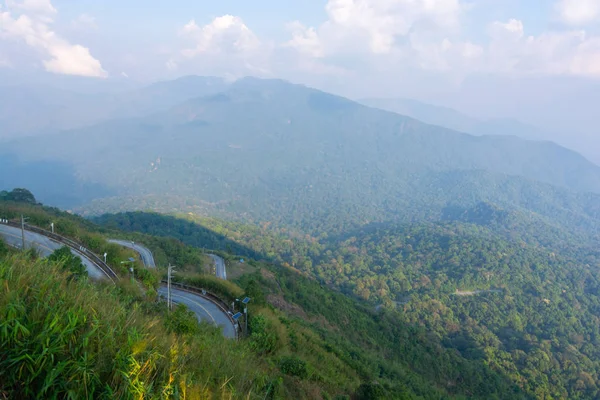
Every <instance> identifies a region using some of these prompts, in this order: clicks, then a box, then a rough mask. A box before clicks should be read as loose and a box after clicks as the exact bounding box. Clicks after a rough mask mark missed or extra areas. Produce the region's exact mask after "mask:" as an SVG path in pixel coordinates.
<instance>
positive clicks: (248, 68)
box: [165, 15, 273, 77]
mask: <svg viewBox="0 0 600 400" xmlns="http://www.w3.org/2000/svg"><path fill="white" fill-rule="evenodd" d="M179 35H180V37H182V38H183V39H185V40H187V41H188V43H189V42H191V43H192V45H191V46H190V45H187V46H185V47H184V48H183V49H182V50H180V51H178V52H177V53H176V54H172V55H171V57H170V58H169V60H168V61H167V62H166V64H165V67H166V68H167V70H169V71H171V72H172V71H175V70H179V71H184V73H196V74H218V75H224V74H229V75H231V76H235V77H242V76H245V75H248V74H253V75H259V76H269V75H271V70H270V57H271V52H272V49H273V46H272V45H271V44H267V43H263V42H261V40H260V39H259V38H258V37H257V36H256V35H255V34H254V32H252V30H251V29H250V28H248V26H246V24H245V23H244V21H243V20H242V19H241V18H240V17H237V16H233V15H223V16H221V17H217V18H215V19H214V20H213V21H211V22H210V23H208V24H206V25H204V26H199V25H198V24H197V23H196V21H195V20H191V21H190V22H188V23H187V24H186V25H184V26H183V27H182V28H181V29H180V31H179Z"/></svg>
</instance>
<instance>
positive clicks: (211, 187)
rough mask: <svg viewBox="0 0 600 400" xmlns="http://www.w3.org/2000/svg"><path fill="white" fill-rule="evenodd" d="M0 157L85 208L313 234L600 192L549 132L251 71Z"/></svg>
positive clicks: (577, 216)
mask: <svg viewBox="0 0 600 400" xmlns="http://www.w3.org/2000/svg"><path fill="white" fill-rule="evenodd" d="M50 148H52V151H48V149H50ZM0 165H2V167H3V168H2V169H0V179H1V180H3V181H5V182H7V184H10V183H11V182H14V184H17V183H18V182H16V180H17V178H16V177H19V179H18V181H19V182H20V184H21V185H29V184H31V188H32V189H34V191H35V192H36V193H38V195H39V197H40V198H41V199H42V201H43V202H46V200H45V198H48V199H51V200H52V202H53V204H58V205H59V204H61V198H62V201H63V202H64V203H65V205H68V206H69V207H70V208H71V207H72V208H74V209H76V210H78V211H79V212H84V213H86V214H90V213H91V214H101V213H104V212H107V211H115V210H116V211H130V210H146V209H153V210H157V211H166V212H172V211H174V210H178V211H192V212H196V213H204V214H208V215H220V216H225V217H227V218H237V219H245V220H246V221H252V220H253V221H268V220H271V221H275V222H278V223H280V224H285V225H293V226H295V227H298V228H302V229H303V230H305V231H310V232H311V233H314V232H319V233H320V232H323V231H329V230H331V229H339V228H340V227H342V228H344V229H349V228H352V227H356V226H361V225H363V224H365V223H371V222H374V221H380V222H385V221H390V220H400V221H412V220H422V219H433V220H435V219H438V218H439V216H440V214H441V212H442V210H443V209H444V208H445V207H446V206H448V205H452V204H455V203H456V204H458V205H473V204H476V203H477V202H479V201H493V202H495V203H498V204H501V205H503V206H506V207H512V208H522V209H527V210H531V211H535V212H539V213H543V214H545V215H553V216H557V217H559V218H561V221H563V222H565V223H579V224H580V225H584V224H589V223H590V221H589V220H590V219H593V220H594V221H592V222H595V221H596V220H597V219H598V218H597V216H598V214H597V213H596V210H597V208H598V206H597V205H598V204H600V201H598V199H599V198H600V197H598V196H597V195H592V194H587V193H588V192H596V193H598V192H600V167H597V166H596V165H594V164H592V163H590V162H589V161H587V160H585V159H584V158H583V157H582V156H580V155H578V154H577V153H574V152H572V151H570V150H567V149H565V148H562V147H560V146H558V145H555V144H552V143H550V142H531V141H524V140H520V139H518V138H516V137H509V136H486V137H476V136H471V135H467V134H464V133H459V132H455V131H451V130H448V129H444V128H440V127H436V126H432V125H427V124H423V123H421V122H418V121H416V120H413V119H411V118H408V117H403V116H400V115H397V114H394V113H389V112H384V111H381V110H376V109H372V108H369V107H365V106H362V105H360V104H358V103H355V102H352V101H350V100H348V99H344V98H342V97H337V96H334V95H331V94H328V93H324V92H320V91H318V90H314V89H310V88H307V87H304V86H300V85H293V84H290V83H287V82H284V81H276V80H259V79H253V78H248V79H242V80H240V81H237V82H235V83H234V84H232V85H230V86H228V87H227V88H226V89H225V90H224V91H222V92H220V93H218V94H213V95H210V96H204V97H198V98H195V99H192V100H188V101H186V102H183V103H182V104H179V105H177V106H175V107H173V108H170V109H169V110H166V111H161V112H158V113H156V114H154V115H151V116H147V117H143V118H135V119H118V120H110V121H105V122H102V123H100V124H97V125H94V126H90V127H86V128H82V129H77V130H73V131H68V132H63V133H59V134H56V135H51V136H45V137H40V138H37V137H36V138H33V139H23V140H19V141H14V142H12V143H7V144H6V145H5V146H3V147H2V149H1V150H0ZM9 171H10V172H9ZM590 205H591V207H590ZM75 206H77V207H75Z"/></svg>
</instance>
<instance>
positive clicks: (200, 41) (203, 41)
mask: <svg viewBox="0 0 600 400" xmlns="http://www.w3.org/2000/svg"><path fill="white" fill-rule="evenodd" d="M181 33H182V35H183V36H187V37H189V38H191V39H192V40H194V42H195V46H194V47H193V48H188V49H185V50H183V51H182V54H183V55H184V56H186V57H194V56H196V55H199V54H203V53H211V52H212V53H215V52H218V53H245V52H250V51H253V50H256V49H257V48H258V47H259V46H260V41H259V40H258V38H257V37H256V35H255V34H254V33H253V32H252V31H251V30H250V29H249V28H248V27H247V26H246V24H244V21H242V19H241V18H240V17H236V16H233V15H224V16H222V17H217V18H215V19H214V20H213V21H212V22H211V23H210V24H208V25H205V26H203V27H202V28H200V27H199V26H198V25H196V21H194V20H192V21H190V22H189V23H188V24H186V25H185V26H184V27H183V29H182V31H181Z"/></svg>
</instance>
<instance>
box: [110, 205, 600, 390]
mask: <svg viewBox="0 0 600 400" xmlns="http://www.w3.org/2000/svg"><path fill="white" fill-rule="evenodd" d="M185 217H186V218H187V219H189V220H180V221H177V219H174V218H172V217H164V216H160V215H157V214H142V213H128V214H119V215H113V216H105V217H103V218H101V219H100V221H103V222H105V223H106V224H107V225H109V226H113V227H117V226H118V227H125V228H128V227H129V228H131V227H135V226H137V223H136V221H137V220H138V219H139V220H140V221H144V224H145V225H148V226H152V231H153V233H154V234H160V230H161V229H163V227H165V226H167V225H168V226H169V234H170V235H175V236H178V233H177V230H178V228H182V232H185V235H183V234H181V235H180V237H181V239H182V240H185V241H186V242H188V243H190V244H193V245H196V246H203V243H212V244H215V243H217V244H220V245H221V246H228V248H233V249H236V250H238V251H240V252H242V253H243V254H245V255H255V257H257V258H259V259H263V260H265V261H268V262H269V263H276V264H280V265H282V266H284V267H286V268H287V269H285V268H284V269H281V268H275V269H274V268H271V267H268V268H269V270H270V271H271V273H272V274H273V277H272V279H271V280H269V279H265V277H264V273H263V275H260V274H258V275H257V273H254V274H252V277H253V278H252V279H250V278H249V276H247V275H246V276H242V277H241V278H239V281H240V282H241V283H240V285H241V286H242V287H245V286H244V285H245V284H249V282H250V281H254V282H260V284H261V285H263V286H264V287H265V288H266V289H265V290H267V293H268V292H272V294H271V295H269V296H267V299H268V300H267V302H268V303H269V304H271V305H272V306H273V307H275V308H278V309H281V310H295V307H298V308H299V309H300V310H303V312H305V313H307V314H308V315H311V314H312V315H313V318H315V319H317V318H324V320H325V321H327V325H328V326H327V328H323V330H322V331H320V332H321V335H322V337H324V338H325V337H326V338H331V337H330V336H328V335H331V334H332V332H344V335H343V336H344V339H343V341H342V339H331V340H334V341H335V342H336V343H341V342H345V343H353V344H354V346H356V347H354V348H352V351H353V352H354V351H357V349H361V352H360V353H359V354H363V356H362V357H364V358H365V359H369V358H370V357H374V359H370V360H371V361H370V363H372V364H370V363H367V362H363V363H362V364H361V368H362V369H368V367H366V366H365V365H373V364H375V365H378V367H372V369H371V370H370V372H369V373H368V374H366V375H367V376H370V377H372V378H371V379H373V380H376V379H377V380H379V381H380V380H382V377H381V376H380V373H377V372H376V371H378V370H381V369H382V368H384V367H382V366H381V363H382V361H381V360H380V359H379V358H378V356H376V355H379V356H380V357H381V358H382V359H383V358H385V359H390V358H393V357H392V356H390V353H392V354H398V355H397V357H398V358H397V359H395V362H393V363H392V365H393V367H392V366H387V367H385V368H384V369H386V368H398V365H410V369H411V371H415V370H416V371H418V375H419V376H421V377H422V376H427V377H428V378H427V379H428V380H429V381H435V382H438V385H440V386H441V387H444V386H445V385H444V384H442V383H441V382H453V383H452V384H453V385H454V384H456V381H457V380H458V378H457V377H452V376H444V377H443V379H442V378H441V376H443V374H441V375H434V376H431V375H430V374H431V371H432V368H433V367H432V365H433V364H434V362H433V360H429V362H431V364H428V361H427V360H428V358H427V357H425V355H426V354H432V353H434V352H433V351H432V350H431V349H427V350H425V349H423V348H419V347H418V346H417V344H415V343H411V345H410V346H407V345H406V343H404V344H403V345H404V346H405V347H402V350H401V351H400V350H398V352H397V353H396V352H395V350H393V349H395V348H396V347H395V346H398V343H397V338H411V337H413V338H414V337H419V334H418V333H416V332H419V330H420V329H423V331H422V332H423V335H425V336H426V337H427V343H428V345H431V346H435V345H434V344H435V343H437V344H438V345H440V346H441V347H442V348H445V349H447V350H451V351H454V352H456V353H455V354H458V355H459V358H458V359H457V360H452V359H451V358H445V357H448V355H443V356H442V355H441V354H438V355H437V357H436V360H437V364H436V367H435V369H433V371H436V372H437V371H439V370H442V371H444V372H443V373H447V374H449V372H446V371H445V369H446V368H447V367H448V366H449V365H453V366H454V367H455V368H457V370H458V371H461V372H462V376H464V375H469V376H472V374H473V376H478V374H479V372H472V373H468V374H466V373H465V371H468V370H469V368H474V369H478V368H475V367H473V366H471V364H470V363H474V365H478V363H483V364H485V365H486V366H488V367H489V368H490V370H491V371H493V373H496V374H498V376H500V377H502V378H500V380H499V381H498V378H497V377H495V378H490V377H486V378H485V381H486V388H487V389H486V390H491V389H489V387H488V386H494V384H492V383H491V382H506V381H504V379H506V380H507V381H508V382H511V383H512V384H514V385H516V386H518V387H519V388H520V389H521V390H523V393H525V394H526V395H528V396H531V397H535V398H545V399H559V398H573V399H587V398H595V397H596V396H598V395H600V389H599V388H600V381H598V379H597V371H600V354H599V353H598V352H597V351H596V349H597V348H598V345H600V343H597V338H598V337H600V336H598V334H599V333H600V332H598V324H597V318H596V315H597V310H598V307H599V304H600V289H599V288H600V281H599V280H598V277H597V270H598V267H599V266H600V253H599V252H598V251H597V246H596V245H595V244H594V243H595V240H596V239H594V238H593V237H590V236H585V235H583V234H581V232H580V231H576V232H571V231H568V230H565V229H564V228H562V227H560V226H559V225H554V224H552V223H551V222H550V221H548V220H547V219H545V218H542V217H540V216H539V215H535V214H533V213H525V212H511V211H507V210H505V209H502V208H500V207H498V206H495V205H493V204H489V203H481V204H478V205H477V206H475V207H473V208H462V209H461V208H460V207H452V208H447V209H446V210H445V211H444V216H443V218H444V221H441V222H438V223H427V224H393V223H392V224H373V225H371V226H365V227H363V228H361V229H356V230H354V231H349V232H344V233H342V234H340V235H337V236H335V235H329V236H326V235H322V236H321V237H319V238H316V237H312V236H309V235H299V234H297V233H296V232H294V231H291V232H290V231H287V230H284V229H281V228H280V229H274V228H273V227H268V226H266V225H264V226H263V227H257V226H249V225H243V224H240V223H235V222H224V221H219V220H216V219H212V218H200V217H195V216H189V215H187V216H185ZM190 221H194V222H195V223H197V225H198V228H197V229H196V230H195V231H194V230H193V229H192V225H191V224H190ZM251 264H252V265H253V266H255V267H256V266H257V264H256V263H254V262H251ZM260 265H262V268H263V271H264V268H266V267H265V265H267V264H264V265H263V264H260ZM260 265H259V266H260ZM288 270H289V271H290V272H289V273H287V272H286V273H284V272H285V271H288ZM292 271H295V272H292ZM298 273H301V274H302V275H304V276H306V277H312V278H315V282H314V283H310V282H311V281H310V280H305V279H300V277H299V275H298ZM286 274H289V277H287V278H286V276H287V275H286ZM317 282H318V283H317ZM320 285H327V286H331V287H334V288H336V289H338V290H339V291H341V292H343V293H346V294H347V295H350V296H351V297H354V298H358V299H362V300H363V301H366V302H368V303H370V304H371V306H370V307H371V310H375V309H377V310H378V311H377V312H376V313H375V311H367V309H363V310H364V311H362V312H364V313H365V314H361V311H359V310H361V306H359V305H358V304H357V303H352V304H350V303H349V304H348V306H347V307H348V312H347V315H345V316H344V317H345V318H344V319H343V320H342V321H340V323H339V325H338V327H337V328H333V329H332V325H333V326H335V325H334V324H335V321H337V320H338V319H339V318H340V315H339V314H340V312H341V311H340V310H341V308H340V305H341V304H344V302H346V301H350V300H348V299H347V298H345V297H343V296H340V297H339V298H337V299H336V300H335V301H333V300H327V297H330V296H332V294H327V295H325V293H324V292H326V290H325V289H324V288H323V287H322V286H320ZM315 291H316V292H315ZM320 291H323V293H319V292H320ZM278 296H279V297H278ZM281 296H283V299H282V298H281ZM334 305H335V306H334ZM334 310H335V311H334ZM371 312H372V313H374V315H373V317H374V318H376V319H377V322H369V323H370V324H373V325H371V327H368V326H369V325H368V324H367V322H365V321H368V320H369V318H371V317H370V316H369V313H371ZM299 315H302V317H301V319H303V320H307V319H308V320H310V317H307V316H306V315H305V314H302V313H300V314H299ZM360 315H364V316H363V317H361V318H365V320H361V321H360V322H359V321H355V322H354V321H353V319H356V318H359V316H360ZM388 318H389V320H388ZM388 324H389V325H388ZM407 327H413V328H414V329H416V331H415V332H413V333H410V334H408V333H402V331H400V332H399V331H398V330H401V329H408V328H407ZM354 331H355V332H354ZM325 332H327V333H325ZM351 332H352V333H351ZM359 333H364V336H361V335H359ZM387 333H390V337H389V338H388V337H387ZM261 340H262V341H261V343H263V342H264V344H263V345H262V346H268V345H269V343H270V341H269V338H268V337H266V338H262V339H261ZM429 341H430V342H429ZM367 343H371V345H370V346H369V345H367ZM382 349H385V352H383V351H382ZM411 351H412V352H414V353H411ZM436 351H441V350H439V349H438V350H436ZM362 352H364V353H362ZM401 354H403V355H406V354H413V355H412V356H411V358H408V360H410V362H409V361H407V359H406V358H404V356H402V355H401ZM442 354H443V353H442ZM361 360H362V359H361ZM375 360H376V361H375ZM441 360H444V361H441ZM450 360H452V361H450ZM458 360H461V361H458ZM404 362H405V363H406V364H403V363H404ZM459 362H463V363H465V364H461V365H460V366H459V367H458V366H457V365H458V364H457V363H459ZM437 373H439V372H437ZM490 373H491V372H490ZM461 379H464V378H461ZM474 379H477V378H474ZM400 381H402V382H404V381H406V377H404V378H402V379H400ZM368 382H369V380H367V383H368ZM380 382H381V381H380ZM498 385H500V386H498V387H501V384H500V383H499V384H498ZM476 386H477V385H476V384H474V383H473V386H470V385H469V384H467V387H468V389H467V388H463V389H464V391H460V390H459V389H457V390H459V393H477V392H476V391H473V392H471V390H473V389H472V387H476ZM382 387H384V388H385V387H386V385H385V384H384V383H382ZM412 389H413V390H415V392H416V393H418V391H417V389H415V388H414V387H413V388H412ZM502 390H503V391H507V390H508V392H510V393H512V392H511V389H507V388H506V387H504V388H503V389H502ZM508 392H507V393H508ZM491 393H496V392H493V391H492V392H491ZM491 393H487V394H486V395H487V396H491ZM500 393H502V391H500ZM481 395H482V396H483V394H481Z"/></svg>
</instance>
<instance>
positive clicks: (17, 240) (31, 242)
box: [0, 224, 106, 280]
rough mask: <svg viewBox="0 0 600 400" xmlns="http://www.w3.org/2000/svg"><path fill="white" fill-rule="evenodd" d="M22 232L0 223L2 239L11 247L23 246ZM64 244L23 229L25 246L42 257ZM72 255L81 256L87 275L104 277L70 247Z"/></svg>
mask: <svg viewBox="0 0 600 400" xmlns="http://www.w3.org/2000/svg"><path fill="white" fill-rule="evenodd" d="M21 234H22V232H21V229H20V228H15V227H13V226H8V225H4V224H0V236H2V237H3V238H4V241H5V242H6V243H7V244H8V245H10V246H13V247H16V248H19V249H20V248H21V247H22V246H23V239H22V236H21ZM63 246H64V244H61V243H59V242H55V241H54V240H52V239H50V238H48V237H46V236H44V235H41V234H39V233H35V232H30V231H28V230H25V247H27V248H34V249H36V250H37V251H38V252H39V253H40V254H41V255H42V256H43V257H48V256H49V255H50V254H52V253H53V252H54V251H55V250H58V249H60V248H61V247H63ZM71 253H73V255H75V256H77V257H79V258H81V262H82V263H83V265H85V268H86V270H87V272H88V275H89V277H90V278H92V279H96V280H99V279H106V275H105V274H104V272H102V270H101V269H100V268H98V267H97V266H96V264H94V263H93V262H92V261H91V260H90V259H88V258H87V257H86V256H84V255H83V254H81V253H79V252H77V251H76V250H74V249H72V248H71Z"/></svg>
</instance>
